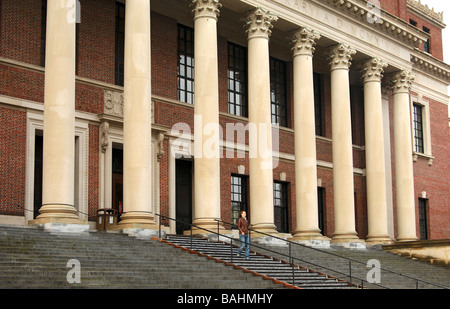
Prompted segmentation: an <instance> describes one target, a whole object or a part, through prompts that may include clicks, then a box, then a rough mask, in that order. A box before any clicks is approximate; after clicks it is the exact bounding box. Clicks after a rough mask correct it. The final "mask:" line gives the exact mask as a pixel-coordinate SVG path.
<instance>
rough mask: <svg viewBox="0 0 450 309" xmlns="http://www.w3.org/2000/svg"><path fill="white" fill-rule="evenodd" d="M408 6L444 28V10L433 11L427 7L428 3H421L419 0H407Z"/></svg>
mask: <svg viewBox="0 0 450 309" xmlns="http://www.w3.org/2000/svg"><path fill="white" fill-rule="evenodd" d="M406 3H407V5H408V8H409V9H410V10H412V11H414V12H416V13H418V14H420V15H422V16H423V17H425V18H428V19H429V20H431V21H433V22H435V23H437V24H438V26H439V27H441V28H445V24H444V12H435V11H434V8H431V9H430V8H429V7H428V5H426V4H422V3H421V2H420V0H418V1H417V0H407V2H406Z"/></svg>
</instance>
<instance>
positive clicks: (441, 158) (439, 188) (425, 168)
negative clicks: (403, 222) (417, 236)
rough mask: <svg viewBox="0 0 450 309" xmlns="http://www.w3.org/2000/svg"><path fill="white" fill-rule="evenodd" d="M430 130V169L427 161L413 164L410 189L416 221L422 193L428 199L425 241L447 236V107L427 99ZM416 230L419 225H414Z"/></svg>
mask: <svg viewBox="0 0 450 309" xmlns="http://www.w3.org/2000/svg"><path fill="white" fill-rule="evenodd" d="M425 99H426V100H429V104H430V129H431V143H432V145H431V147H432V155H433V156H434V160H433V164H432V166H429V165H428V158H425V157H421V156H419V157H418V159H417V161H416V162H415V163H414V180H415V181H414V189H415V202H416V218H417V221H418V219H419V209H418V199H419V197H422V192H423V191H425V192H426V198H427V199H428V207H429V209H428V213H427V215H428V219H429V221H428V226H429V231H428V232H429V238H430V239H439V238H448V237H449V235H450V225H449V209H450V174H449V171H450V151H449V145H450V136H449V135H448V133H447V130H448V128H447V127H448V124H447V121H448V116H447V115H448V114H447V112H448V110H447V106H446V105H444V104H442V103H438V102H435V101H433V100H431V99H428V98H425ZM417 231H419V223H418V222H417Z"/></svg>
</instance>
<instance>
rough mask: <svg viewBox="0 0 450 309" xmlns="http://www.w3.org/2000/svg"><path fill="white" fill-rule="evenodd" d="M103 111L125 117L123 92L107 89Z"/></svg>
mask: <svg viewBox="0 0 450 309" xmlns="http://www.w3.org/2000/svg"><path fill="white" fill-rule="evenodd" d="M103 113H104V114H106V115H110V116H118V117H123V92H119V91H112V90H105V92H104V108H103Z"/></svg>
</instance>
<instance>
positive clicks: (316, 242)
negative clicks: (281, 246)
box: [288, 231, 330, 248]
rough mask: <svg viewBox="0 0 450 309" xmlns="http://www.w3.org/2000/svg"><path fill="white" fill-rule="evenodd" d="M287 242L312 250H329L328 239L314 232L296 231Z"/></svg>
mask: <svg viewBox="0 0 450 309" xmlns="http://www.w3.org/2000/svg"><path fill="white" fill-rule="evenodd" d="M288 240H289V241H293V242H296V243H299V244H302V245H305V246H308V247H313V248H330V239H329V238H328V237H326V236H323V235H322V234H320V233H319V232H316V231H314V232H305V231H296V232H295V234H294V236H293V237H292V238H289V239H288Z"/></svg>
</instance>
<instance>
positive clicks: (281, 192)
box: [273, 182, 289, 233]
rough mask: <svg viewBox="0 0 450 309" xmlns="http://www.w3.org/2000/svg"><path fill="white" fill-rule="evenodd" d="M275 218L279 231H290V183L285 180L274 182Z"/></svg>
mask: <svg viewBox="0 0 450 309" xmlns="http://www.w3.org/2000/svg"><path fill="white" fill-rule="evenodd" d="M273 198H274V203H273V205H274V220H275V225H276V227H277V231H278V232H280V233H288V232H289V226H288V184H287V183H284V182H274V186H273Z"/></svg>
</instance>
